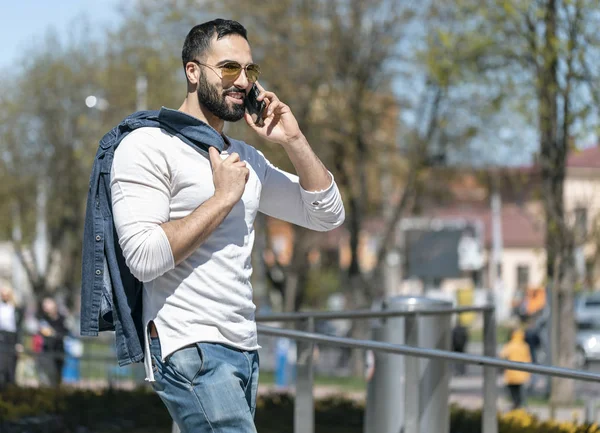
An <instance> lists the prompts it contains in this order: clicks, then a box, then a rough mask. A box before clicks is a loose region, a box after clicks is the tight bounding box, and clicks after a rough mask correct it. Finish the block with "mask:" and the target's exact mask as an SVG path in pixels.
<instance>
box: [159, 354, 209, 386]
mask: <svg viewBox="0 0 600 433" xmlns="http://www.w3.org/2000/svg"><path fill="white" fill-rule="evenodd" d="M165 363H166V364H167V365H168V367H169V370H170V371H171V372H172V373H173V375H174V376H175V378H177V379H179V380H181V381H183V382H185V383H187V384H190V385H191V384H193V383H194V381H195V380H196V378H197V377H198V376H199V375H200V373H202V367H203V366H204V356H203V353H202V349H201V348H200V345H199V344H192V345H190V346H186V347H183V348H181V349H179V350H177V351H176V352H174V353H173V354H172V355H170V356H169V357H168V359H167V360H166V362H165Z"/></svg>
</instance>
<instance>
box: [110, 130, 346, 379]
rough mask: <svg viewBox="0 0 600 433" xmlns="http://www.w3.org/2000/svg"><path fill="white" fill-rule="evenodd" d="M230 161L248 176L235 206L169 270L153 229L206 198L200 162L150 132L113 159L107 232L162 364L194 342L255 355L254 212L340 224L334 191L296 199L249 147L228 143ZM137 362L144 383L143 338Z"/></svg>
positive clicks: (281, 175) (139, 133)
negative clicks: (112, 231) (135, 289)
mask: <svg viewBox="0 0 600 433" xmlns="http://www.w3.org/2000/svg"><path fill="white" fill-rule="evenodd" d="M233 152H237V153H238V154H239V155H240V158H241V160H243V161H245V162H246V165H247V167H248V168H249V170H250V176H249V179H248V182H247V184H246V189H245V191H244V194H243V196H242V199H241V200H240V201H239V202H238V203H237V204H236V205H235V206H234V207H233V209H232V210H231V212H230V213H229V215H228V216H227V217H226V218H225V220H224V221H223V222H222V223H221V224H220V225H219V226H218V227H217V229H216V230H215V231H214V232H213V233H212V234H211V235H210V236H209V237H208V238H207V239H206V241H205V242H204V243H203V244H202V245H201V246H200V247H199V248H198V249H197V250H196V251H194V252H193V253H192V254H191V255H190V256H189V257H188V258H187V259H185V260H184V261H183V262H181V263H180V264H179V265H177V266H175V261H174V258H173V253H172V251H171V247H170V244H169V241H168V239H167V236H166V234H165V232H164V231H163V229H162V227H161V224H163V223H166V222H168V221H172V220H177V219H180V218H184V217H186V216H187V215H189V214H190V213H191V212H193V211H194V210H195V209H196V208H197V207H198V206H200V205H201V204H202V203H204V202H205V201H206V200H207V199H209V198H210V197H212V196H213V195H214V192H215V188H214V184H213V178H212V169H211V166H210V162H209V160H208V158H207V157H206V156H204V155H202V154H200V153H199V152H197V151H196V150H194V149H193V148H192V147H190V146H189V145H187V144H186V143H184V142H183V141H181V140H180V139H179V138H177V137H175V136H172V135H170V134H169V133H167V132H165V131H164V130H162V129H159V128H140V129H137V130H135V131H133V132H132V133H130V134H129V135H128V136H127V137H126V138H125V139H124V140H123V141H122V142H121V143H120V145H119V147H118V148H117V149H116V151H115V156H114V161H113V166H112V172H111V193H112V208H113V217H114V223H115V228H116V231H117V235H118V238H119V244H120V245H121V248H122V250H123V255H124V257H125V261H126V263H127V266H128V267H129V268H130V270H131V272H132V273H133V275H134V276H136V278H138V279H139V280H140V281H142V282H144V292H143V320H144V325H145V326H146V329H147V326H148V323H149V322H150V321H154V324H155V326H156V329H157V332H158V334H159V337H160V342H161V349H162V357H163V359H164V358H166V357H167V356H168V355H170V354H172V353H173V352H175V351H176V350H178V349H180V348H182V347H184V346H187V345H189V344H193V343H196V342H218V343H223V344H227V345H229V346H232V347H235V348H239V349H242V350H256V349H258V348H259V346H258V343H257V335H256V324H255V321H254V312H255V305H254V303H253V301H252V286H251V283H250V276H251V274H252V265H251V252H252V246H253V243H254V228H253V224H254V219H255V217H256V213H257V212H259V211H260V212H263V213H265V214H267V215H269V216H272V217H275V218H279V219H282V220H285V221H289V222H291V223H294V224H298V225H301V226H304V227H307V228H309V229H313V230H319V231H326V230H331V229H333V228H335V227H338V226H340V225H341V224H342V223H343V221H344V206H343V203H342V199H341V197H340V193H339V190H338V188H337V186H336V184H335V182H334V181H332V183H331V185H330V186H329V188H327V189H326V190H324V191H319V192H309V191H305V190H304V189H303V188H302V187H301V186H300V184H299V181H298V177H297V176H295V175H292V174H289V173H286V172H284V171H282V170H279V169H277V168H276V167H274V166H273V165H272V164H270V163H269V161H267V160H266V158H265V157H264V155H263V154H262V153H261V152H259V151H258V150H256V149H255V148H253V147H252V146H249V145H247V144H245V143H242V142H240V141H236V140H231V141H230V146H229V147H228V149H227V150H225V151H224V152H222V154H221V157H222V158H223V159H225V158H226V157H227V156H228V155H229V154H231V153H233ZM332 179H333V177H332ZM145 353H146V356H145V360H146V362H145V364H146V374H147V379H148V380H150V381H152V380H154V377H153V374H152V368H151V364H150V354H149V345H148V337H147V335H146V341H145Z"/></svg>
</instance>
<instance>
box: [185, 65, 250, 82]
mask: <svg viewBox="0 0 600 433" xmlns="http://www.w3.org/2000/svg"><path fill="white" fill-rule="evenodd" d="M191 62H192V63H195V64H197V65H199V66H206V67H207V68H210V70H211V71H213V72H214V73H215V74H217V76H218V77H219V78H221V79H222V80H236V79H237V78H238V77H239V76H240V74H241V73H242V69H243V70H245V71H246V77H248V81H250V82H252V83H255V82H256V81H258V77H259V76H260V66H258V65H257V64H256V63H250V64H249V65H246V66H242V65H240V64H239V63H238V62H227V63H223V64H222V65H220V66H214V65H207V64H206V63H200V62H199V61H198V60H191ZM215 68H217V69H220V70H221V75H219V73H218V72H217V71H216V70H215Z"/></svg>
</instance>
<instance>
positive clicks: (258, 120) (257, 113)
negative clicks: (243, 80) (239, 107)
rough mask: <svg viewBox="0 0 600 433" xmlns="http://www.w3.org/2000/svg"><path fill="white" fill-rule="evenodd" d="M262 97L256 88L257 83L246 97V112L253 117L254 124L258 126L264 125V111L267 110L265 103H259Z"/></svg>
mask: <svg viewBox="0 0 600 433" xmlns="http://www.w3.org/2000/svg"><path fill="white" fill-rule="evenodd" d="M258 95H260V90H258V87H257V86H256V83H255V84H254V85H253V86H252V88H251V89H250V91H249V92H248V94H247V95H246V97H245V98H244V105H245V106H246V111H247V112H248V114H250V116H251V117H252V120H253V121H254V124H255V125H257V126H263V125H264V119H263V111H264V110H265V105H266V104H265V101H257V100H256V98H258Z"/></svg>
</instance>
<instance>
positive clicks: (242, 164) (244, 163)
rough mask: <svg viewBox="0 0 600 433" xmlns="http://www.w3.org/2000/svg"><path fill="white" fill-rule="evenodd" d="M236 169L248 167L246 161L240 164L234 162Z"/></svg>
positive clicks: (239, 162)
mask: <svg viewBox="0 0 600 433" xmlns="http://www.w3.org/2000/svg"><path fill="white" fill-rule="evenodd" d="M233 166H234V167H240V168H244V167H246V162H245V161H238V162H234V163H233Z"/></svg>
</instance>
